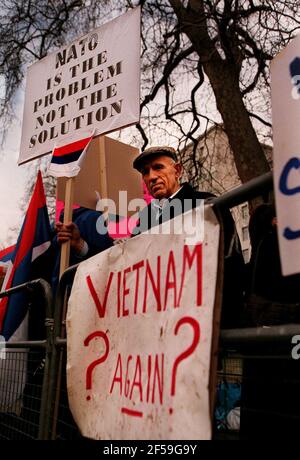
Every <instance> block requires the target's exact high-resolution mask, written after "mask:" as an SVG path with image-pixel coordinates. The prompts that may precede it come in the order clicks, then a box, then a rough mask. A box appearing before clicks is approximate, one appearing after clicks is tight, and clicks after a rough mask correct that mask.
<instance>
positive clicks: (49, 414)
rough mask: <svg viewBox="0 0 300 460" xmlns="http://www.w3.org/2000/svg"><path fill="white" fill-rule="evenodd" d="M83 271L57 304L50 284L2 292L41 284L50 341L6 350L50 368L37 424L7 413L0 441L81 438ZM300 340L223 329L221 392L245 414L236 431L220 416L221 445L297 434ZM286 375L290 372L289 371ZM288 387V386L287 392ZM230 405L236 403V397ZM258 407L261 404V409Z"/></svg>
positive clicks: (235, 199) (251, 187) (218, 202)
mask: <svg viewBox="0 0 300 460" xmlns="http://www.w3.org/2000/svg"><path fill="white" fill-rule="evenodd" d="M272 186H273V182H272V173H267V174H265V175H263V176H261V177H258V178H256V179H253V180H252V181H250V182H248V183H247V184H244V185H241V186H240V187H237V188H236V189H234V190H231V191H230V192H228V193H225V194H224V195H222V196H221V197H217V198H214V199H213V202H214V205H215V206H216V207H217V208H221V209H222V208H225V207H226V208H232V207H235V206H237V205H239V204H242V203H243V202H245V201H248V200H250V199H253V198H255V197H257V196H259V195H262V194H265V193H267V192H269V191H270V190H271V189H272ZM76 269H77V266H74V267H70V268H69V269H67V270H66V271H65V272H64V274H63V276H62V277H61V279H60V282H59V285H58V290H57V294H56V297H55V300H54V301H53V300H52V295H51V289H50V286H49V285H48V284H47V283H46V282H45V281H43V280H35V281H32V282H30V283H26V284H24V285H22V286H18V287H16V288H13V289H11V290H8V291H6V292H3V293H1V294H0V298H1V297H4V296H5V295H11V294H12V293H13V292H17V291H19V290H22V289H28V290H32V289H36V288H37V286H38V287H39V288H40V289H41V290H42V298H43V299H44V303H45V309H46V321H45V325H46V337H45V339H44V340H39V341H25V342H19V343H14V344H13V345H10V344H7V347H13V348H16V349H17V348H19V349H24V348H25V349H26V350H27V349H28V350H32V351H33V350H38V351H39V352H40V351H41V350H42V351H43V353H44V366H43V368H42V369H39V372H40V373H41V374H42V384H41V388H39V391H40V393H39V396H38V397H35V398H36V399H35V403H37V404H35V405H36V406H37V407H36V408H35V413H34V415H35V421H34V422H33V421H32V420H30V416H29V415H28V410H27V412H26V410H25V409H26V407H25V409H24V407H21V409H20V414H19V415H18V414H9V413H4V414H1V411H0V439H23V438H26V436H27V432H28V431H30V430H29V428H30V427H32V426H33V428H34V429H33V430H31V432H30V433H29V434H28V438H30V437H31V438H37V439H53V440H54V439H78V438H80V434H79V432H78V430H77V427H76V425H75V423H74V421H73V419H72V416H71V414H70V411H69V407H68V400H67V394H66V379H65V364H66V330H65V317H66V301H67V298H68V295H69V290H70V286H71V284H72V282H73V279H74V276H75V273H76ZM298 334H300V325H298V324H287V325H282V326H273V327H268V328H262V327H260V328H243V329H230V330H221V333H220V351H219V362H220V365H219V370H218V378H219V386H218V388H219V390H222V391H223V393H222V395H223V396H222V397H223V399H224V398H225V400H226V398H227V396H226V391H228V389H235V390H236V389H238V388H239V387H240V388H241V396H240V413H239V414H237V412H236V413H235V414H233V416H232V420H233V421H234V422H233V423H231V427H230V426H229V427H228V425H230V424H228V423H227V422H226V423H225V424H224V423H223V422H222V420H221V417H220V418H218V415H219V414H217V410H216V417H215V418H216V420H215V425H214V438H215V439H243V438H245V439H247V438H249V437H250V438H251V436H252V437H253V436H256V435H257V433H258V430H260V431H261V434H262V435H265V433H266V425H268V423H270V430H267V432H269V434H270V435H271V434H274V431H273V428H274V427H273V425H274V424H273V423H271V421H272V420H279V419H280V417H281V418H282V419H283V420H284V421H285V423H286V426H287V427H288V426H291V427H292V430H291V431H292V432H294V429H295V426H297V424H298V419H299V423H300V407H298V406H299V404H298V405H297V404H296V405H295V404H294V406H293V404H292V402H291V401H289V400H288V396H289V395H291V397H294V396H295V395H296V394H297V390H298V388H299V383H300V380H299V376H300V372H299V375H298V370H297V369H296V367H295V365H296V364H298V363H296V362H295V361H294V362H293V363H291V347H292V345H291V340H292V338H293V337H294V336H295V335H298ZM0 362H1V361H0ZM285 363H287V364H288V365H287V367H286V368H285V367H284V366H285ZM291 364H293V366H291ZM298 367H299V364H298ZM285 369H287V370H286V371H285ZM277 370H278V372H277ZM299 370H300V368H299ZM276 372H277V374H276ZM280 373H281V374H282V375H280ZM268 374H269V380H268ZM285 383H286V387H284V384H285ZM272 388H275V389H276V391H278V392H285V391H286V392H287V393H288V394H287V398H286V400H287V401H288V403H287V405H286V408H285V407H283V406H282V405H280V404H281V403H280V404H279V402H278V401H279V398H278V397H277V401H276V399H275V400H274V401H273V403H274V407H269V406H270V405H272V404H271V403H272V401H271V402H270V401H269V399H270V398H268V393H269V394H270V397H271V399H272V398H273V397H275V395H274V394H273V393H274V391H272ZM253 390H255V391H257V395H259V397H257V401H258V402H257V401H255V398H254V399H253ZM268 390H269V391H268ZM224 395H225V396H224ZM227 399H228V401H229V398H227ZM228 401H227V402H228ZM225 402H226V401H225ZM223 403H224V401H223ZM257 404H260V406H259V407H257ZM276 404H277V407H276ZM27 409H28V408H27ZM285 409H287V411H286V410H285ZM221 415H222V414H221ZM234 415H235V418H234ZM26 416H27V419H26ZM37 416H38V418H37ZM276 417H277V418H276ZM278 417H279V418H278ZM20 418H21V420H22V422H23V425H22V426H21V425H20V424H19V425H18V421H19V419H20ZM238 418H239V423H238ZM243 420H244V422H243ZM259 420H261V422H259ZM291 420H292V422H293V423H291ZM24 422H25V425H26V422H27V426H24ZM294 422H295V423H294ZM253 425H256V428H257V429H253ZM299 426H300V425H299ZM5 433H6V434H5Z"/></svg>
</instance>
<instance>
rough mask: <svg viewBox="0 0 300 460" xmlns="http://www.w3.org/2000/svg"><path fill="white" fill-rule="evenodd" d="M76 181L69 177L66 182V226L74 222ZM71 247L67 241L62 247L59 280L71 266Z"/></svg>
mask: <svg viewBox="0 0 300 460" xmlns="http://www.w3.org/2000/svg"><path fill="white" fill-rule="evenodd" d="M74 181H75V177H69V178H67V180H66V188H65V209H64V222H63V223H64V224H67V223H68V222H71V221H72V211H73V197H74ZM70 247H71V242H70V241H66V242H65V243H63V244H62V245H61V253H60V268H59V278H61V276H62V274H63V273H64V271H65V270H66V269H67V268H68V266H69V260H70Z"/></svg>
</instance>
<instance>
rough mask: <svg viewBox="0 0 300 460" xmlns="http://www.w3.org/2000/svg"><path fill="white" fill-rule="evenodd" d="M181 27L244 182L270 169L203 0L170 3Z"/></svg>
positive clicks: (231, 64) (236, 76) (234, 68)
mask: <svg viewBox="0 0 300 460" xmlns="http://www.w3.org/2000/svg"><path fill="white" fill-rule="evenodd" d="M169 2H170V4H171V6H172V7H173V9H174V12H175V13H176V16H177V18H178V22H179V27H180V28H181V31H182V32H184V33H185V34H186V35H187V37H188V38H189V40H190V41H191V43H192V44H193V46H194V48H195V51H196V52H197V53H198V56H199V59H200V62H201V64H202V66H203V70H204V72H205V74H206V75H207V77H208V78H209V81H210V83H211V86H212V88H213V91H214V95H215V98H216V104H217V108H218V110H219V112H220V114H221V116H222V119H223V122H224V128H225V131H226V134H227V136H228V140H229V144H230V147H231V149H232V152H233V156H234V160H235V164H236V167H237V171H238V174H239V177H240V180H241V181H242V182H247V181H249V180H250V179H252V178H254V177H257V176H259V175H260V174H263V173H265V172H267V171H269V170H270V168H269V165H268V162H267V160H266V157H265V154H264V152H263V149H262V146H261V145H260V142H259V140H258V137H257V135H256V132H255V130H254V128H253V125H252V123H251V120H250V117H249V114H248V112H247V109H246V107H245V104H244V101H243V98H242V94H241V90H240V87H239V70H238V68H237V65H236V63H235V62H234V61H231V62H229V61H228V59H227V58H226V57H225V56H224V57H221V55H220V54H219V52H218V50H217V48H216V45H215V43H213V42H212V40H211V38H210V36H209V34H208V29H207V18H206V16H205V12H204V6H203V1H201V0H191V1H190V2H189V8H188V9H187V8H184V7H183V6H182V3H181V1H180V0H169Z"/></svg>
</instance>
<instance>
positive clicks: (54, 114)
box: [46, 110, 56, 123]
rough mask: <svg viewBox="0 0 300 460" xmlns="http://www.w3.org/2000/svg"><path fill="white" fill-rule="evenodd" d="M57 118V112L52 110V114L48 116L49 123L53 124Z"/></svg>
mask: <svg viewBox="0 0 300 460" xmlns="http://www.w3.org/2000/svg"><path fill="white" fill-rule="evenodd" d="M55 116H56V113H55V110H50V112H48V113H47V115H46V121H47V123H52V121H53V120H54V119H55Z"/></svg>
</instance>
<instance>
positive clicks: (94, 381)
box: [67, 208, 219, 440]
mask: <svg viewBox="0 0 300 460" xmlns="http://www.w3.org/2000/svg"><path fill="white" fill-rule="evenodd" d="M199 212H200V211H199V209H197V210H193V211H189V212H188V213H186V214H185V219H186V220H187V222H189V227H190V228H189V229H192V230H193V232H194V234H193V236H192V237H191V235H190V234H189V236H188V235H187V233H182V234H172V235H166V234H157V235H150V234H148V233H143V234H141V235H140V236H138V237H136V238H133V239H131V240H129V241H127V242H126V243H124V244H122V245H118V246H116V247H113V248H111V249H109V250H107V251H105V252H102V253H101V254H99V255H97V256H95V257H93V258H91V259H89V260H87V261H85V262H83V263H82V264H80V266H79V267H78V271H77V274H76V277H75V281H74V285H73V288H72V293H71V297H70V301H69V307H68V315H67V337H68V341H67V343H68V363H67V384H68V395H69V404H70V408H71V411H72V413H73V416H74V419H75V421H76V423H77V424H78V426H79V428H80V430H81V432H82V434H83V435H84V436H87V437H90V438H94V439H133V440H135V439H210V437H211V418H210V392H209V382H210V370H211V369H210V363H211V353H212V352H213V350H212V336H213V317H214V304H215V290H216V280H217V267H218V246H219V225H218V222H217V220H216V217H215V215H214V213H213V212H212V210H211V208H207V209H205V235H204V240H203V235H201V234H200V233H199V229H197V228H193V222H194V219H195V216H197V213H199ZM176 219H177V220H179V219H181V216H178V217H176ZM176 219H174V220H176ZM166 224H167V223H166ZM185 224H186V222H185ZM164 225H165V224H163V225H162V226H161V227H163V226H164ZM185 228H187V226H186V225H185ZM201 236H202V237H201ZM214 332H215V331H214Z"/></svg>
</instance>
